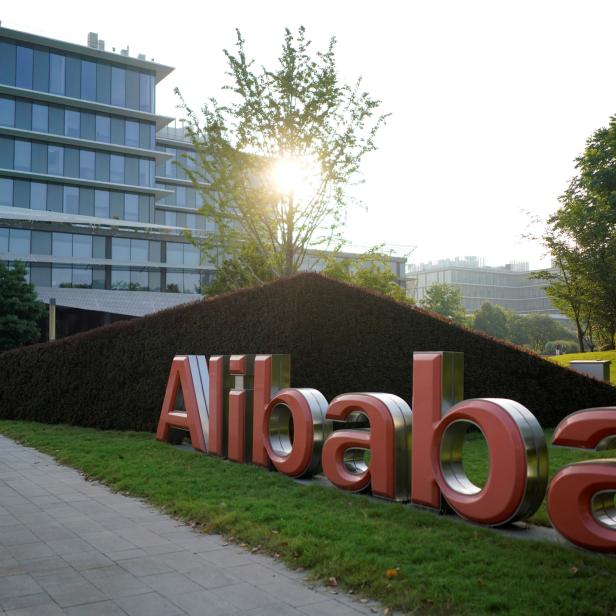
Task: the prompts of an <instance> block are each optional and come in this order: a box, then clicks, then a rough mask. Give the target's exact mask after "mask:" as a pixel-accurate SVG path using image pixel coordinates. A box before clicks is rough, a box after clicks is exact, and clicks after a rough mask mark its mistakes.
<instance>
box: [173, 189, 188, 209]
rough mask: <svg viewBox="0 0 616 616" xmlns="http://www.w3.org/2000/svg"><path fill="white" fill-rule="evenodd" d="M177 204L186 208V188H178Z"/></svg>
mask: <svg viewBox="0 0 616 616" xmlns="http://www.w3.org/2000/svg"><path fill="white" fill-rule="evenodd" d="M175 204H176V205H177V206H179V207H186V186H178V187H177V192H176V201H175Z"/></svg>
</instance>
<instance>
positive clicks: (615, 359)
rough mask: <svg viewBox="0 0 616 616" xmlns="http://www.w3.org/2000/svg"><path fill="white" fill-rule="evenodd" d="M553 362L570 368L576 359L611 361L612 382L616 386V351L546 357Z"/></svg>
mask: <svg viewBox="0 0 616 616" xmlns="http://www.w3.org/2000/svg"><path fill="white" fill-rule="evenodd" d="M546 359H550V360H551V361H554V362H556V363H557V364H560V365H561V366H568V365H569V362H570V361H572V360H575V359H609V360H611V362H612V363H611V364H610V381H611V382H612V384H613V385H616V351H597V352H596V353H567V354H566V355H551V356H549V357H546Z"/></svg>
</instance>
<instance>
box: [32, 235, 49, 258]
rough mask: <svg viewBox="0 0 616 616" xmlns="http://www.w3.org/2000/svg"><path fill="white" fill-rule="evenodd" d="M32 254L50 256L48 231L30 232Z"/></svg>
mask: <svg viewBox="0 0 616 616" xmlns="http://www.w3.org/2000/svg"><path fill="white" fill-rule="evenodd" d="M32 254H33V255H50V254H51V233H49V232H48V231H32Z"/></svg>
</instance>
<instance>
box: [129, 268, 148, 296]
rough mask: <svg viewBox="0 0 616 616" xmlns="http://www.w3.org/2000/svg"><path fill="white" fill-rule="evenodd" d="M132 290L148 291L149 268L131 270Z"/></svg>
mask: <svg viewBox="0 0 616 616" xmlns="http://www.w3.org/2000/svg"><path fill="white" fill-rule="evenodd" d="M130 290H131V291H147V290H148V272H147V270H134V269H133V270H131V272H130Z"/></svg>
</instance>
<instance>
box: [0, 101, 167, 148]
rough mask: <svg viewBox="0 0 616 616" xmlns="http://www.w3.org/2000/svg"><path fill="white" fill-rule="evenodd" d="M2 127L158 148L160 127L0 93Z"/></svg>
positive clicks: (149, 123)
mask: <svg viewBox="0 0 616 616" xmlns="http://www.w3.org/2000/svg"><path fill="white" fill-rule="evenodd" d="M0 126H10V127H12V128H21V129H24V130H33V131H36V132H40V133H49V134H55V135H64V136H66V137H74V138H76V139H88V140H90V141H100V142H102V143H113V144H116V145H125V146H129V147H134V148H141V149H146V150H154V149H155V146H154V142H155V135H156V126H155V124H154V123H152V122H146V121H143V120H129V119H125V118H122V117H118V116H115V115H111V114H106V113H90V112H86V111H80V110H79V109H76V108H74V107H67V106H65V105H50V104H47V103H39V102H37V103H30V102H29V101H27V100H25V99H23V98H20V97H12V96H6V95H4V94H0Z"/></svg>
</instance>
